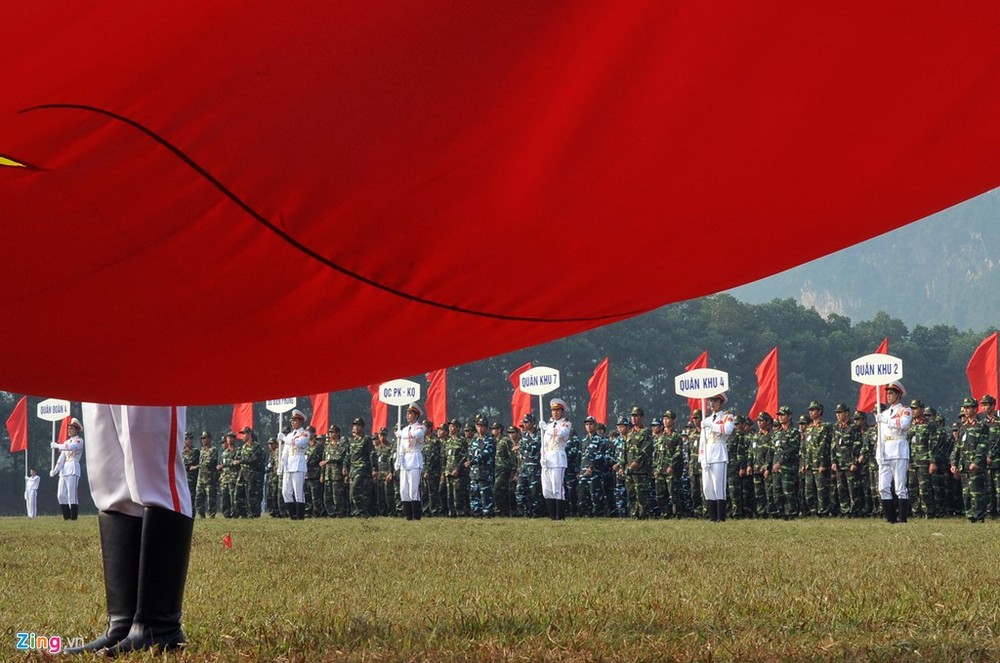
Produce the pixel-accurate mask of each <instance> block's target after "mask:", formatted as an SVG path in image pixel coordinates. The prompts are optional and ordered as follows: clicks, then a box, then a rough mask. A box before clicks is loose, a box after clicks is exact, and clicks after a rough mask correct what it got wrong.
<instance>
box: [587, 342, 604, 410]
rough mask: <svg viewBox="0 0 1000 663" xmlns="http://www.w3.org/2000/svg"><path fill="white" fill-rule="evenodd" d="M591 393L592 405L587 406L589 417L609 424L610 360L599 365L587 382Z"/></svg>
mask: <svg viewBox="0 0 1000 663" xmlns="http://www.w3.org/2000/svg"><path fill="white" fill-rule="evenodd" d="M587 389H588V390H589V391H590V403H588V404H587V415H588V416H591V417H593V418H594V419H597V421H599V422H600V423H602V424H606V423H607V422H608V358H607V357H605V358H604V360H603V361H602V362H601V363H600V364H598V365H597V368H595V369H594V374H593V375H591V376H590V379H589V380H587Z"/></svg>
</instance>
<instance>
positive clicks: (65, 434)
mask: <svg viewBox="0 0 1000 663" xmlns="http://www.w3.org/2000/svg"><path fill="white" fill-rule="evenodd" d="M69 420H70V417H66V418H64V419H63V420H62V423H61V424H59V437H57V438H56V442H65V441H66V440H68V439H69Z"/></svg>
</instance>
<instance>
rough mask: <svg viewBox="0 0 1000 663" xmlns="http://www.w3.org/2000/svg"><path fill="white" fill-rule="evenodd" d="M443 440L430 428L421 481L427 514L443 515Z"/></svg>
mask: <svg viewBox="0 0 1000 663" xmlns="http://www.w3.org/2000/svg"><path fill="white" fill-rule="evenodd" d="M441 451H442V449H441V440H440V439H439V438H438V437H437V435H436V434H434V431H432V430H428V431H427V437H426V438H425V439H424V472H423V477H422V479H423V480H422V481H421V482H420V500H421V509H423V515H425V516H439V515H441V491H440V486H441Z"/></svg>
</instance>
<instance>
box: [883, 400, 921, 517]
mask: <svg viewBox="0 0 1000 663" xmlns="http://www.w3.org/2000/svg"><path fill="white" fill-rule="evenodd" d="M905 395H906V389H905V388H904V387H903V385H902V384H901V383H899V382H893V383H891V384H889V385H887V386H886V388H885V399H886V400H887V401H888V402H889V406H888V407H886V409H884V410H882V411H881V412H880V413H879V414H878V416H877V417H875V425H876V426H878V427H879V431H878V433H879V436H878V447H877V448H876V453H875V459H876V460H877V461H878V492H879V497H881V498H882V513H883V514H885V519H886V521H887V522H890V523H895V522H896V521H897V518H898V520H899V522H902V523H905V522H906V519H907V516H908V515H909V508H910V498H909V492H908V491H907V489H906V480H907V473H908V472H909V471H910V442H909V440H907V439H906V432H907V431H908V430H910V424H911V423H912V421H913V412H912V411H911V410H910V408H908V407H906V406H905V405H903V403H902V402H900V399H901V398H902V397H903V396H905ZM893 488H895V498H894V497H893Z"/></svg>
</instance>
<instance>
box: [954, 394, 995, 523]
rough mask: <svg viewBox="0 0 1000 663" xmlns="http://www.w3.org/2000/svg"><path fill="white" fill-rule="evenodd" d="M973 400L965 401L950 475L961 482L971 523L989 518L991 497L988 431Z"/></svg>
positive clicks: (967, 399) (966, 512)
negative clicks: (988, 493)
mask: <svg viewBox="0 0 1000 663" xmlns="http://www.w3.org/2000/svg"><path fill="white" fill-rule="evenodd" d="M978 410H979V405H978V404H977V403H976V399H974V398H966V399H965V400H964V401H962V425H961V427H960V428H959V431H958V442H957V443H956V444H955V449H954V451H952V453H951V473H952V475H954V476H957V477H961V479H962V496H963V498H964V500H965V509H966V511H965V515H966V517H967V518H968V519H969V522H972V523H981V522H983V521H984V520H985V519H986V510H987V505H988V500H989V495H987V494H986V459H987V457H988V456H989V429H988V428H987V427H986V426H985V425H984V424H983V422H981V421H980V420H979V417H978V415H977V414H976V413H977V411H978Z"/></svg>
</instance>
